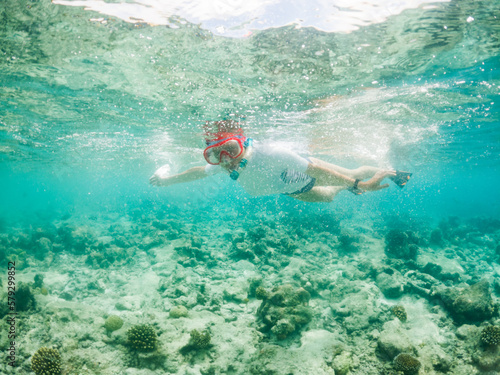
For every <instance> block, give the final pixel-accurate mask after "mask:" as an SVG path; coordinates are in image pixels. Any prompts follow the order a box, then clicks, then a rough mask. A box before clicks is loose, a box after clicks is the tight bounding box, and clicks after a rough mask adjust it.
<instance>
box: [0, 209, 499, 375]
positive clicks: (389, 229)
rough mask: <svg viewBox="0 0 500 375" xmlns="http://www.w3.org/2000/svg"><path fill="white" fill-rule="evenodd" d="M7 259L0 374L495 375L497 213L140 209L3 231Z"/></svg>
mask: <svg viewBox="0 0 500 375" xmlns="http://www.w3.org/2000/svg"><path fill="white" fill-rule="evenodd" d="M0 258H1V260H2V262H3V263H6V262H7V260H9V261H15V263H16V283H17V285H16V287H17V294H16V307H17V312H18V315H17V322H16V335H17V337H16V367H15V368H13V367H11V366H9V365H8V362H7V361H6V360H4V361H2V362H1V363H0V373H2V374H29V373H35V374H42V373H47V374H81V375H83V374H96V375H97V374H99V375H112V374H130V375H133V374H137V375H139V374H141V375H149V374H179V375H181V374H193V375H194V374H203V375H208V374H214V375H215V374H276V375H281V374H282V375H288V374H311V375H313V374H314V375H321V374H329V375H334V374H335V375H348V374H353V375H354V374H359V375H379V374H393V375H396V374H403V375H408V374H420V375H423V374H456V375H472V374H498V373H500V349H499V348H500V346H499V345H500V317H499V297H500V221H498V220H494V219H490V218H476V219H468V220H465V219H460V218H456V217H450V218H445V219H443V220H441V221H439V222H438V223H434V224H432V223H431V222H430V221H429V222H424V221H418V220H408V221H406V222H405V221H401V220H395V219H393V218H379V219H377V220H373V221H366V220H363V222H362V224H360V221H359V220H356V218H349V219H343V220H342V221H341V220H338V219H337V218H336V217H335V216H334V215H326V214H317V213H316V214H302V215H298V214H297V215H284V216H280V217H273V216H271V215H265V214H260V215H257V214H255V215H247V217H246V218H245V220H237V213H235V212H234V211H232V210H229V209H228V210H220V211H218V213H217V215H204V214H202V213H200V214H199V215H198V216H196V217H193V214H192V213H182V212H176V213H171V212H156V213H149V212H141V211H140V210H135V211H133V212H130V214H129V215H124V216H119V215H116V214H115V215H105V214H102V215H98V216H95V217H91V218H90V217H79V218H76V217H67V218H65V219H64V220H57V221H54V222H52V223H49V224H46V225H44V226H41V227H31V228H8V229H4V231H3V233H2V234H0ZM5 276H6V275H2V284H3V287H2V293H5V290H6V287H5V286H6V282H7V280H6V278H5ZM2 301H3V302H2V305H1V307H0V315H1V317H2V319H3V320H4V324H7V319H8V315H7V313H8V310H7V305H6V304H5V301H6V296H5V295H4V296H3V298H2ZM9 345H10V344H9V339H8V337H7V331H6V330H2V331H1V333H0V347H1V349H2V351H4V352H6V351H8V349H9Z"/></svg>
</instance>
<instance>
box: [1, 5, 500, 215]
mask: <svg viewBox="0 0 500 375" xmlns="http://www.w3.org/2000/svg"><path fill="white" fill-rule="evenodd" d="M483 5H484V6H481V7H478V6H476V3H475V2H468V1H459V2H445V3H436V4H433V5H432V6H429V5H428V6H425V4H423V5H421V6H419V7H418V8H417V9H408V10H405V11H403V12H402V13H401V14H397V15H394V16H390V17H388V18H387V19H386V20H384V21H383V22H381V23H373V24H369V23H368V22H367V25H366V26H363V27H361V28H359V29H358V30H354V31H352V32H348V33H346V32H330V33H329V32H323V31H321V30H316V29H314V28H310V27H303V28H297V27H296V25H293V24H292V25H288V26H281V27H275V28H267V29H263V30H253V32H252V33H251V35H250V36H247V37H226V36H224V35H217V33H216V30H214V29H213V28H212V29H213V30H210V27H209V26H207V29H205V28H204V27H202V26H203V25H200V24H198V25H196V24H191V23H189V22H188V21H187V20H186V21H183V22H180V21H179V22H178V24H177V25H176V28H174V27H171V28H168V27H165V26H150V25H147V24H145V23H136V24H132V23H126V22H123V21H121V20H118V19H116V18H114V17H111V16H109V17H106V15H105V14H104V15H103V14H98V13H94V12H92V11H85V10H83V9H82V8H81V7H71V6H63V5H54V4H50V3H48V2H44V1H41V2H22V3H17V2H16V3H15V4H14V3H10V2H6V3H4V4H3V5H2V7H3V8H4V9H3V14H4V20H3V21H2V29H1V35H2V36H1V38H2V60H1V64H2V69H1V70H0V71H1V73H0V75H1V82H2V88H1V90H2V91H1V100H2V103H1V107H2V111H1V114H0V116H1V117H0V124H1V131H2V132H1V137H2V146H1V158H2V167H1V168H2V172H1V173H2V180H3V181H4V191H6V192H7V196H8V197H9V199H8V200H7V202H5V203H4V204H2V213H1V214H2V217H6V219H8V220H10V217H11V216H12V215H14V216H16V214H17V213H20V214H21V215H22V216H23V217H26V216H27V215H31V214H33V211H44V212H45V213H47V212H50V211H54V213H55V212H57V214H60V213H62V212H63V211H65V210H69V209H71V210H76V211H79V210H84V209H85V208H89V207H93V208H95V207H103V206H105V207H109V209H110V210H120V209H121V208H122V206H123V203H124V201H126V203H127V204H128V205H134V206H137V207H141V206H142V205H143V201H144V200H146V201H149V202H151V201H154V202H155V203H157V204H162V202H166V201H175V203H174V202H170V203H174V204H180V205H182V204H185V203H186V202H187V201H189V200H190V198H188V197H186V196H184V195H183V192H185V191H188V194H187V195H188V196H190V197H194V198H196V192H197V191H198V190H199V188H200V184H194V185H192V186H189V187H188V186H182V187H179V188H177V187H173V188H171V189H168V192H166V191H158V190H157V189H152V188H150V187H149V186H148V182H147V181H148V177H149V175H151V174H152V172H153V171H154V170H155V169H156V167H158V166H160V165H162V164H167V163H168V164H170V165H171V168H172V170H173V171H181V170H183V169H184V168H186V167H189V166H191V165H201V164H202V163H203V159H202V156H201V152H200V151H201V148H202V146H203V142H202V137H201V132H202V130H201V126H202V125H203V123H204V121H205V120H207V119H209V120H210V119H216V118H218V116H223V115H224V114H225V113H233V112H238V113H241V114H244V115H246V116H247V133H248V134H250V135H252V136H253V137H254V138H257V139H275V140H280V141H286V142H289V143H290V145H291V147H295V148H298V149H299V150H300V151H306V152H310V153H311V154H312V155H315V156H320V157H323V158H324V159H326V160H328V161H331V162H335V163H338V164H342V165H348V166H358V165H360V164H370V165H379V166H387V165H389V166H394V167H396V168H400V169H409V170H412V171H414V173H415V180H414V181H412V184H410V186H408V189H407V191H405V192H403V195H404V196H405V199H403V200H401V201H402V202H405V204H407V205H408V207H406V208H405V209H406V210H408V209H410V210H417V207H418V211H420V212H426V213H428V215H430V216H434V215H439V214H440V213H442V212H445V213H446V214H448V213H451V214H460V215H482V214H486V215H496V214H497V213H498V212H500V211H499V210H498V202H499V195H498V194H499V193H498V189H495V188H494V186H495V184H496V179H497V175H498V174H497V173H495V171H496V170H497V169H498V160H499V155H500V146H499V126H498V122H499V115H498V112H499V111H498V108H499V103H498V95H499V91H498V90H499V88H498V81H499V71H498V66H499V56H498V46H499V41H498V37H499V30H498V24H499V23H498V18H497V17H498V11H497V5H498V4H497V3H496V2H488V3H487V4H483ZM268 11H272V9H271V10H268ZM386 13H387V12H386ZM272 14H273V13H271V15H272ZM354 14H355V13H354ZM326 16H327V15H325V17H326ZM471 19H473V20H471ZM207 22H208V21H207ZM221 22H222V21H221ZM227 22H229V21H227ZM318 22H319V21H318ZM200 26H201V27H200ZM250 26H251V25H250ZM250 26H248V28H251V27H250ZM246 33H248V32H246ZM204 183H205V182H204ZM208 184H211V182H208ZM227 185H228V187H226V186H223V187H221V188H220V189H218V192H217V194H216V195H219V196H221V195H222V196H224V194H226V192H227V190H228V189H227V188H229V189H231V187H229V185H231V184H230V181H228V182H227ZM237 194H240V193H237ZM391 194H392V193H391V192H389V193H384V194H377V196H376V197H375V196H373V197H370V198H366V199H367V200H368V199H373V200H374V202H373V203H370V204H375V205H377V209H379V210H380V209H382V210H383V209H384V208H383V207H384V206H385V205H386V201H385V200H384V199H385V198H386V197H388V196H390V195H391ZM394 194H395V193H394ZM398 194H400V193H399V192H398ZM214 195H215V193H214ZM240 195H242V196H244V193H241V194H240ZM399 196H401V194H400V195H399ZM399 196H398V197H399ZM174 197H175V198H174ZM349 198H350V199H348V200H349V201H352V199H351V197H349ZM283 200H286V199H284V198H283ZM389 200H390V201H391V202H392V201H393V197H392V196H391V198H390V199H389ZM227 201H228V203H229V202H231V201H232V200H231V199H227ZM280 201H281V200H280ZM362 201H363V202H365V200H362ZM397 201H398V202H399V201H400V200H399V199H398V200H397ZM181 202H184V203H181ZM344 204H345V203H338V205H340V206H342V205H344ZM356 205H357V204H356ZM398 208H399V207H398ZM401 208H402V207H401ZM436 208H438V210H437V211H438V212H436ZM450 211H451V212H450Z"/></svg>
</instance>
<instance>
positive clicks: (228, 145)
mask: <svg viewBox="0 0 500 375" xmlns="http://www.w3.org/2000/svg"><path fill="white" fill-rule="evenodd" d="M246 140H247V138H246V137H245V136H243V135H232V136H230V137H226V138H222V139H219V140H214V141H212V142H210V143H208V142H207V143H208V145H207V148H205V151H203V156H204V157H205V160H206V161H207V163H208V164H212V165H218V164H220V163H221V162H222V157H223V156H224V155H225V156H228V157H229V158H231V159H237V158H238V157H240V156H241V155H242V154H243V151H244V150H245V147H246Z"/></svg>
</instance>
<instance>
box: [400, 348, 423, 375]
mask: <svg viewBox="0 0 500 375" xmlns="http://www.w3.org/2000/svg"><path fill="white" fill-rule="evenodd" d="M421 365H422V364H421V363H420V361H419V360H418V359H416V358H415V357H413V356H412V355H410V354H406V353H401V354H398V355H397V356H396V358H394V368H395V369H396V370H397V371H402V372H403V373H404V374H405V375H410V374H416V373H418V370H419V369H420V366H421Z"/></svg>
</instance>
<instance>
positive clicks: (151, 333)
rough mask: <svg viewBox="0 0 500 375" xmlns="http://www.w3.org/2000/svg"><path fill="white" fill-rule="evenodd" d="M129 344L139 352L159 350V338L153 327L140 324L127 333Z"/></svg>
mask: <svg viewBox="0 0 500 375" xmlns="http://www.w3.org/2000/svg"><path fill="white" fill-rule="evenodd" d="M127 344H128V345H129V346H130V348H132V349H134V350H137V351H139V352H152V351H154V350H156V348H157V345H158V338H157V335H156V332H155V330H154V328H153V327H152V326H151V325H149V324H138V325H135V326H133V327H132V328H130V329H129V330H128V331H127Z"/></svg>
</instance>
